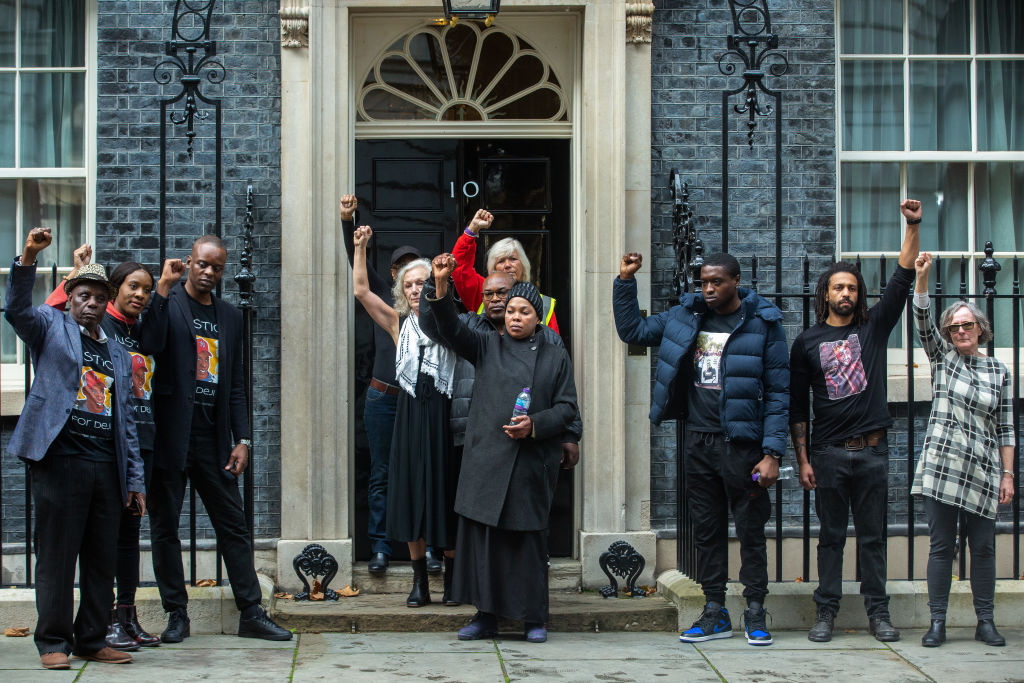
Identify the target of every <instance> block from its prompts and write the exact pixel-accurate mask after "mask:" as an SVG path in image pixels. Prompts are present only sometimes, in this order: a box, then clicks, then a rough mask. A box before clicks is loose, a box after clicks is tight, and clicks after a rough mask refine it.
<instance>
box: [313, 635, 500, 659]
mask: <svg viewBox="0 0 1024 683" xmlns="http://www.w3.org/2000/svg"><path fill="white" fill-rule="evenodd" d="M390 652H396V653H407V652H423V653H439V654H443V653H465V652H483V653H488V654H496V650H495V649H494V641H492V640H473V641H464V640H459V639H458V638H456V637H455V634H454V633H417V634H409V633H303V634H302V635H301V636H300V640H299V655H298V656H299V659H305V658H306V657H309V656H312V655H328V654H330V655H338V654H353V653H355V654H377V653H390Z"/></svg>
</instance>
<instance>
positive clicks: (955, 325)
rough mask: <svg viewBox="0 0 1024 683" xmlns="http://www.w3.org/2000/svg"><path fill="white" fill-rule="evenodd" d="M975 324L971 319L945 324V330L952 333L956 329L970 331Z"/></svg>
mask: <svg viewBox="0 0 1024 683" xmlns="http://www.w3.org/2000/svg"><path fill="white" fill-rule="evenodd" d="M975 325H977V323H976V322H974V321H973V320H968V321H967V322H965V323H953V324H952V325H946V332H948V333H949V334H953V333H954V332H956V331H957V330H961V329H962V330H963V331H964V332H970V331H971V330H973V329H974V326H975Z"/></svg>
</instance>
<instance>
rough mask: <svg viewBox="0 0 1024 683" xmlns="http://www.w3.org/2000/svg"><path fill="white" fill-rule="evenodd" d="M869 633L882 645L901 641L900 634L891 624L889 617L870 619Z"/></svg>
mask: <svg viewBox="0 0 1024 683" xmlns="http://www.w3.org/2000/svg"><path fill="white" fill-rule="evenodd" d="M868 631H870V632H871V635H873V636H874V637H875V640H877V641H878V642H880V643H895V642H896V641H897V640H899V639H900V632H899V631H898V630H897V629H896V627H895V626H893V625H892V624H891V623H889V617H888V616H884V617H877V618H874V617H873V618H871V619H869V620H868Z"/></svg>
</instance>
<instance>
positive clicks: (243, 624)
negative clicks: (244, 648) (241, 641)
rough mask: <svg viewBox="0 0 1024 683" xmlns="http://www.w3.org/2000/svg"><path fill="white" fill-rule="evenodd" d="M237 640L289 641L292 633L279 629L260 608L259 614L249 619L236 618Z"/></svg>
mask: <svg viewBox="0 0 1024 683" xmlns="http://www.w3.org/2000/svg"><path fill="white" fill-rule="evenodd" d="M238 637H239V638H260V639H261V640H291V639H292V632H291V631H289V630H288V629H286V628H281V627H280V626H278V625H277V624H275V623H274V621H273V620H272V619H271V618H270V617H269V616H267V613H266V612H265V611H264V610H263V608H260V611H259V614H257V615H256V616H254V617H252V618H251V619H245V618H242V617H239V618H238Z"/></svg>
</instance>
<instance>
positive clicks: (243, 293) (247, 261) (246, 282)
mask: <svg viewBox="0 0 1024 683" xmlns="http://www.w3.org/2000/svg"><path fill="white" fill-rule="evenodd" d="M254 210H255V202H254V201H253V193H252V181H251V180H250V181H249V184H248V186H247V187H246V191H245V228H244V232H243V233H242V255H241V256H240V257H239V259H238V263H239V265H241V269H239V271H238V272H237V273H235V282H237V283H238V293H239V300H238V305H239V307H240V308H242V309H243V310H244V309H247V308H252V305H253V300H252V298H253V297H252V295H253V291H252V290H253V284H254V283H255V282H256V273H254V272H253V270H252V230H253V227H254V226H255V225H256V219H255V215H254Z"/></svg>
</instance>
